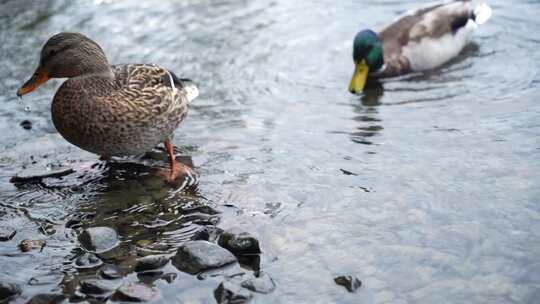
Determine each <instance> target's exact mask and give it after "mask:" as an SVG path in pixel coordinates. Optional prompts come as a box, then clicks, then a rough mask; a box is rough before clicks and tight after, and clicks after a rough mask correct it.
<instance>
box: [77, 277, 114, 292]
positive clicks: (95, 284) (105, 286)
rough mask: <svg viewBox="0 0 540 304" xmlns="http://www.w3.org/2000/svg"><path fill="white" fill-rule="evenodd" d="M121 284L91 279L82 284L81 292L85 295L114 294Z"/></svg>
mask: <svg viewBox="0 0 540 304" xmlns="http://www.w3.org/2000/svg"><path fill="white" fill-rule="evenodd" d="M120 284H121V282H119V281H118V282H115V281H111V280H97V279H90V280H85V281H82V282H81V283H80V285H81V291H82V292H83V293H85V294H95V295H99V294H104V293H108V292H112V291H113V290H115V289H116V288H118V286H119V285H120Z"/></svg>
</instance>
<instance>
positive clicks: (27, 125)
mask: <svg viewBox="0 0 540 304" xmlns="http://www.w3.org/2000/svg"><path fill="white" fill-rule="evenodd" d="M20 126H21V127H22V128H23V129H25V130H30V129H32V122H31V121H30V120H28V119H25V120H23V121H21V123H20Z"/></svg>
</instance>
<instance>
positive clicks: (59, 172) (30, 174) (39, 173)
mask: <svg viewBox="0 0 540 304" xmlns="http://www.w3.org/2000/svg"><path fill="white" fill-rule="evenodd" d="M73 172H74V171H73V169H71V168H68V167H59V168H55V169H50V168H46V167H31V168H26V169H24V170H22V171H21V172H19V173H17V175H15V176H13V177H12V178H11V179H10V182H12V183H23V182H28V181H32V180H39V179H43V178H46V177H62V176H64V175H68V174H71V173H73Z"/></svg>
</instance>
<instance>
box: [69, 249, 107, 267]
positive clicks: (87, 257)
mask: <svg viewBox="0 0 540 304" xmlns="http://www.w3.org/2000/svg"><path fill="white" fill-rule="evenodd" d="M101 265H103V261H102V260H101V259H100V258H99V257H98V256H97V255H95V254H93V253H88V252H87V253H85V254H83V255H81V256H80V257H78V258H77V259H75V267H77V268H81V269H84V268H96V267H99V266H101Z"/></svg>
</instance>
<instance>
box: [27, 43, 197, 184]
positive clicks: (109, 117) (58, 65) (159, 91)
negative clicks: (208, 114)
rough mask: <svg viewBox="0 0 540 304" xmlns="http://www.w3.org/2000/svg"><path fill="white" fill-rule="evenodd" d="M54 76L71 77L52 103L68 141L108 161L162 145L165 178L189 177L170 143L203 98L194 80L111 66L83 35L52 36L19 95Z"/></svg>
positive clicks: (142, 67) (146, 67) (143, 67)
mask: <svg viewBox="0 0 540 304" xmlns="http://www.w3.org/2000/svg"><path fill="white" fill-rule="evenodd" d="M50 78H68V79H67V80H66V81H65V82H64V83H63V84H62V85H61V86H60V88H59V89H58V91H57V92H56V94H55V96H54V99H53V102H52V120H53V123H54V126H55V127H56V129H57V130H58V132H59V133H60V134H61V135H62V136H63V137H64V138H65V139H66V140H67V141H68V142H70V143H72V144H74V145H76V146H78V147H79V148H81V149H83V150H86V151H89V152H92V153H95V154H98V155H101V156H102V157H104V158H108V157H111V156H127V155H136V154H140V153H144V152H147V151H150V150H152V149H153V148H154V147H155V146H156V145H158V144H159V143H162V142H163V143H164V145H165V149H166V151H167V154H168V156H169V161H170V166H171V171H170V174H168V176H167V180H168V181H170V182H172V181H174V180H175V179H176V178H177V177H178V176H179V175H180V174H181V173H187V174H190V169H189V167H187V166H185V165H182V164H180V163H178V162H177V161H176V159H175V156H174V152H173V145H172V144H171V138H172V135H173V132H174V130H175V129H176V128H177V127H178V125H179V124H180V122H182V120H183V119H184V117H185V116H186V114H187V110H188V103H189V102H190V101H191V100H193V99H195V98H196V97H197V96H198V94H199V92H198V90H197V87H196V86H195V85H194V84H193V83H192V82H191V81H190V80H187V79H179V78H178V77H176V75H174V73H172V72H170V71H168V70H166V69H164V68H161V67H159V66H156V65H151V64H124V65H110V64H109V62H108V61H107V57H106V56H105V53H104V52H103V50H102V49H101V47H100V46H99V45H98V44H97V43H96V42H94V41H92V40H91V39H89V38H88V37H86V36H84V35H82V34H79V33H59V34H56V35H54V36H53V37H51V38H50V39H49V40H48V41H47V43H45V46H43V49H42V50H41V59H40V62H39V66H38V68H37V69H36V71H35V72H34V75H33V76H32V77H31V78H30V79H29V80H28V81H27V82H26V83H25V84H24V85H23V86H22V87H21V88H20V89H19V90H18V91H17V95H18V96H22V95H24V94H27V93H30V92H32V91H33V90H35V89H36V88H37V87H38V86H40V85H41V84H43V83H44V82H46V81H47V80H48V79H50Z"/></svg>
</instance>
